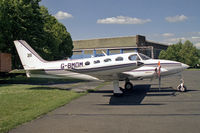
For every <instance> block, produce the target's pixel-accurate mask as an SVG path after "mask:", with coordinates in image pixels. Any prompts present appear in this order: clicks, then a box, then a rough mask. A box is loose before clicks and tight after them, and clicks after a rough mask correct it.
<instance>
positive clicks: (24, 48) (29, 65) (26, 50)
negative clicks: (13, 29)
mask: <svg viewBox="0 0 200 133" xmlns="http://www.w3.org/2000/svg"><path fill="white" fill-rule="evenodd" d="M14 44H15V47H16V49H17V52H18V54H19V57H20V60H21V62H22V65H23V67H24V69H25V70H38V69H43V68H44V63H46V62H47V61H45V60H44V59H42V58H41V57H40V56H39V55H38V54H37V53H36V52H35V51H34V50H33V49H32V48H31V47H30V46H29V45H28V44H27V43H26V42H25V41H23V40H16V41H14Z"/></svg>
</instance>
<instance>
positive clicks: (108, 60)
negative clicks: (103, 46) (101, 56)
mask: <svg viewBox="0 0 200 133" xmlns="http://www.w3.org/2000/svg"><path fill="white" fill-rule="evenodd" d="M110 61H112V60H111V59H110V58H107V59H105V60H104V62H110Z"/></svg>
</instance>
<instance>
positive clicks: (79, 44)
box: [72, 35, 168, 58]
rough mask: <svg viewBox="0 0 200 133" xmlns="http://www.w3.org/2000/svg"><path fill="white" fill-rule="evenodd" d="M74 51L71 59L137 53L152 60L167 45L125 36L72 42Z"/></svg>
mask: <svg viewBox="0 0 200 133" xmlns="http://www.w3.org/2000/svg"><path fill="white" fill-rule="evenodd" d="M73 45H74V50H73V56H72V58H85V57H88V56H89V55H90V56H91V55H93V56H98V55H100V54H102V51H104V52H105V53H107V54H108V55H109V54H113V53H125V52H131V51H138V52H140V53H143V54H146V55H147V56H150V57H152V58H158V56H159V53H160V51H161V50H166V49H167V48H168V45H166V44H161V43H157V42H152V41H147V40H146V37H145V36H141V35H136V36H127V37H114V38H100V39H90V40H77V41H73Z"/></svg>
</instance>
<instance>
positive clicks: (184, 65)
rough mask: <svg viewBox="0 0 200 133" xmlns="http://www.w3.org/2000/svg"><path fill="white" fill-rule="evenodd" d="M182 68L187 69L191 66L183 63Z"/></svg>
mask: <svg viewBox="0 0 200 133" xmlns="http://www.w3.org/2000/svg"><path fill="white" fill-rule="evenodd" d="M181 66H182V67H183V69H187V68H188V67H189V66H188V65H187V64H184V63H181Z"/></svg>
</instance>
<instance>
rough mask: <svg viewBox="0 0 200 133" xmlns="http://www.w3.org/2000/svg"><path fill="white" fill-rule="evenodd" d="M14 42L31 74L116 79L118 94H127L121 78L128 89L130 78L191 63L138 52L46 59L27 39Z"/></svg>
mask: <svg viewBox="0 0 200 133" xmlns="http://www.w3.org/2000/svg"><path fill="white" fill-rule="evenodd" d="M14 44H15V47H16V49H17V52H18V54H19V57H20V60H21V62H22V65H23V67H24V69H25V70H26V75H27V77H39V78H75V79H83V80H104V81H112V82H113V88H114V91H113V93H114V95H117V96H118V95H122V94H123V90H122V89H121V88H120V87H119V81H125V87H124V89H125V90H128V89H131V88H132V87H133V84H132V83H131V82H130V80H138V79H145V78H148V79H154V78H158V79H159V81H161V80H160V79H161V76H162V77H163V76H168V75H172V74H177V73H180V72H182V71H183V70H184V69H186V68H188V65H186V64H183V63H180V62H176V61H169V60H157V59H151V58H149V57H147V56H145V55H143V54H140V53H137V52H133V53H124V54H115V55H106V54H105V55H104V56H101V57H91V58H85V59H74V60H70V59H68V60H58V61H46V60H44V59H42V58H41V57H40V56H39V55H38V54H37V53H36V52H35V51H34V50H33V49H32V48H31V47H30V46H29V45H28V44H27V43H26V42H25V41H23V40H16V41H14ZM159 84H160V82H159ZM179 90H181V91H185V90H186V88H185V86H184V85H183V83H182V84H180V85H179Z"/></svg>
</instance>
